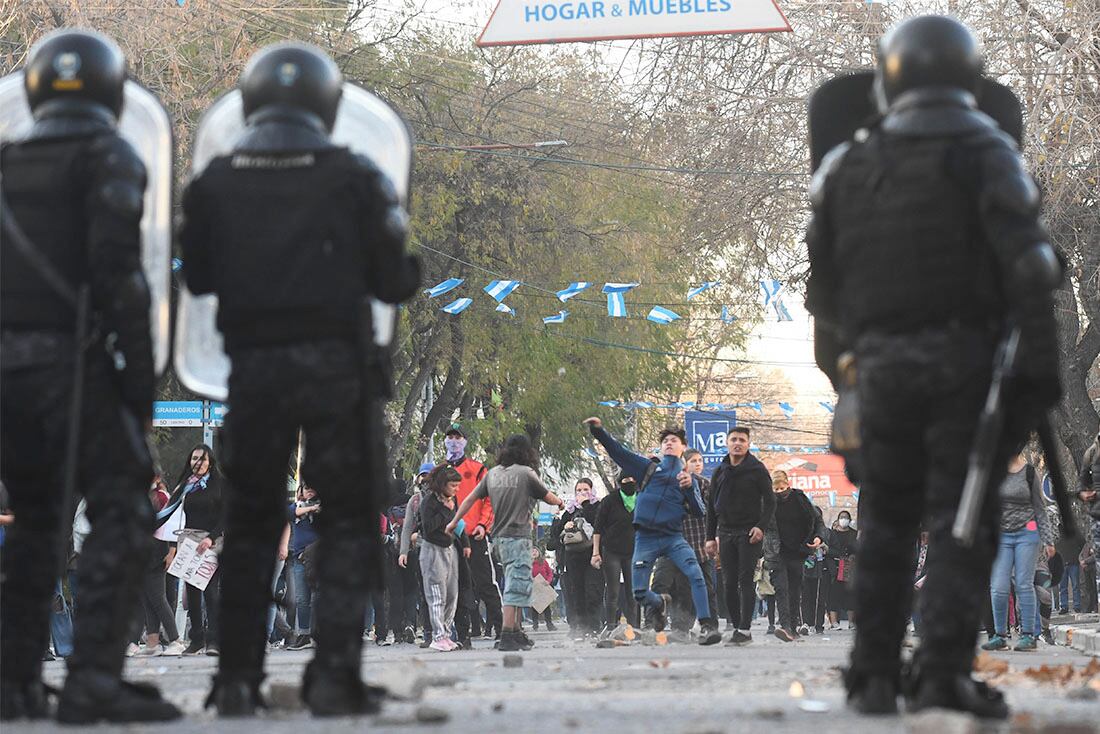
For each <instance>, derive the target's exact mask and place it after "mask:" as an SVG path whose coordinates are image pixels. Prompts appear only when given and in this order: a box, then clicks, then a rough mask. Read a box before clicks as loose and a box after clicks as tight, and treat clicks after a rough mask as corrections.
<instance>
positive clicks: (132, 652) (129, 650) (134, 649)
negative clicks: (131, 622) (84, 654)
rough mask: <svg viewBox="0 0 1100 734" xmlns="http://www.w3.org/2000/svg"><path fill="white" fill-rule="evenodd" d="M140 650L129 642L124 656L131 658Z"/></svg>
mask: <svg viewBox="0 0 1100 734" xmlns="http://www.w3.org/2000/svg"><path fill="white" fill-rule="evenodd" d="M140 651H141V648H140V647H138V646H137V645H135V644H134V643H132V642H131V643H130V644H129V645H127V646H126V657H128V658H132V657H133V656H135V655H137V654H138V652H140ZM46 652H47V654H48V653H49V651H48V650H47V651H46ZM50 659H51V660H52V659H53V658H50Z"/></svg>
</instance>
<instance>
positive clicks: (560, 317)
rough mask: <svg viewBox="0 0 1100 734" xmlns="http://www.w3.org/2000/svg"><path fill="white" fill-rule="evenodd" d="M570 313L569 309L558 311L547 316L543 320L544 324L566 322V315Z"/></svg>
mask: <svg viewBox="0 0 1100 734" xmlns="http://www.w3.org/2000/svg"><path fill="white" fill-rule="evenodd" d="M568 315H569V312H568V311H558V312H557V313H556V314H554V315H553V316H547V317H546V318H544V319H543V320H542V323H544V324H564V323H565V317H566V316H568Z"/></svg>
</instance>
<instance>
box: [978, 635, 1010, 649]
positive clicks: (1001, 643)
mask: <svg viewBox="0 0 1100 734" xmlns="http://www.w3.org/2000/svg"><path fill="white" fill-rule="evenodd" d="M982 649H983V650H989V651H993V650H1007V649H1008V640H1006V639H1005V638H1004V637H1002V636H1001V635H993V636H992V637H990V638H989V642H984V643H982Z"/></svg>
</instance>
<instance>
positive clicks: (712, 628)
mask: <svg viewBox="0 0 1100 734" xmlns="http://www.w3.org/2000/svg"><path fill="white" fill-rule="evenodd" d="M721 641H722V633H721V632H719V631H718V620H716V619H704V620H700V621H699V644H700V645H717V644H718V643H719V642H721Z"/></svg>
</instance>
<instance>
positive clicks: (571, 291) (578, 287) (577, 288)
mask: <svg viewBox="0 0 1100 734" xmlns="http://www.w3.org/2000/svg"><path fill="white" fill-rule="evenodd" d="M590 287H592V284H591V283H586V282H584V281H583V280H582V281H578V282H576V283H570V284H569V287H568V288H564V289H562V290H560V291H558V300H559V301H561V302H562V303H565V302H566V301H568V300H569V299H570V298H572V297H573V296H575V295H577V294H578V293H580V292H581V291H585V290H588V289H589V288H590Z"/></svg>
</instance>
